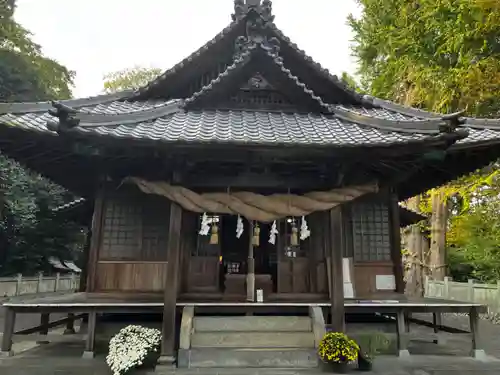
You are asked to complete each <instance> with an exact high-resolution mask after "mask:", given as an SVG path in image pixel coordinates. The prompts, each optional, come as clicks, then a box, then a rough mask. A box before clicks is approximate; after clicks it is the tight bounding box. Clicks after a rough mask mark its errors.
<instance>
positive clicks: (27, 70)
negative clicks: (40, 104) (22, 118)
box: [0, 0, 74, 101]
mask: <svg viewBox="0 0 500 375" xmlns="http://www.w3.org/2000/svg"><path fill="white" fill-rule="evenodd" d="M14 10H15V0H0V101H37V100H52V99H66V98H69V97H70V96H71V89H70V86H71V85H72V83H73V78H74V72H71V71H69V70H68V69H66V68H65V67H64V66H62V65H60V64H58V63H57V62H56V61H54V60H52V59H49V58H47V57H45V56H43V55H42V53H41V49H40V46H39V45H37V44H36V43H33V42H32V41H31V39H30V33H29V32H28V31H27V30H26V29H24V28H23V27H22V26H21V25H19V24H18V23H16V22H15V20H14V19H13V14H14Z"/></svg>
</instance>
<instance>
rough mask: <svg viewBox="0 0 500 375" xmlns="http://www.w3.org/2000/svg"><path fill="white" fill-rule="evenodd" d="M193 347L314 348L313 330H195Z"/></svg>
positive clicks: (192, 337) (192, 341)
mask: <svg viewBox="0 0 500 375" xmlns="http://www.w3.org/2000/svg"><path fill="white" fill-rule="evenodd" d="M191 347H192V348H314V334H313V333H312V332H272V331H267V332H218V333H216V332H196V331H195V332H194V333H193V335H192V336H191Z"/></svg>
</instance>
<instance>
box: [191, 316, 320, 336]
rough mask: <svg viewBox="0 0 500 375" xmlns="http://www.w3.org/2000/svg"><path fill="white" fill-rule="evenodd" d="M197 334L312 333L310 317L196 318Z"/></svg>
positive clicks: (195, 327) (195, 328) (194, 325)
mask: <svg viewBox="0 0 500 375" xmlns="http://www.w3.org/2000/svg"><path fill="white" fill-rule="evenodd" d="M193 328H194V331H195V332H267V331H273V332H311V331H312V323H311V318H310V317H308V316H230V317H195V318H194V319H193Z"/></svg>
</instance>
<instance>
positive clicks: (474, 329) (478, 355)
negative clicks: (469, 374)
mask: <svg viewBox="0 0 500 375" xmlns="http://www.w3.org/2000/svg"><path fill="white" fill-rule="evenodd" d="M469 323H470V333H471V339H472V356H473V357H474V358H475V359H477V360H480V361H485V360H487V358H488V356H487V355H486V352H485V351H484V349H482V345H481V340H480V336H479V314H478V311H477V308H476V307H471V309H470V311H469Z"/></svg>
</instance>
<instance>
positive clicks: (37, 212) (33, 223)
mask: <svg viewBox="0 0 500 375" xmlns="http://www.w3.org/2000/svg"><path fill="white" fill-rule="evenodd" d="M14 10H15V1H14V0H0V101H37V100H51V99H65V98H69V97H70V96H71V90H70V85H71V84H72V79H73V73H72V72H70V71H68V70H67V69H66V68H65V67H64V66H61V65H60V64H58V63H57V62H55V61H54V60H52V59H49V58H47V57H45V56H43V55H42V54H41V51H40V47H39V46H38V45H36V44H35V43H33V42H32V41H31V39H30V34H29V32H28V31H27V30H25V29H24V28H23V27H21V26H20V25H19V24H17V23H16V22H15V21H14V19H13V17H12V16H13V13H14ZM0 176H1V180H2V194H1V198H2V199H1V204H2V215H1V219H0V249H2V251H1V252H0V275H10V274H14V273H17V272H22V273H24V274H33V273H34V272H36V271H40V270H42V271H43V270H45V269H46V267H47V258H48V257H50V256H60V257H62V258H64V259H68V258H70V259H71V258H73V254H72V252H73V251H74V250H75V244H77V246H76V249H77V250H78V244H80V243H81V238H80V233H81V231H80V228H78V227H76V226H74V225H72V224H71V223H67V222H64V221H63V220H62V218H61V217H57V216H54V215H53V214H52V212H51V209H52V208H54V207H55V206H57V205H59V204H63V203H65V202H67V201H68V200H69V199H70V198H71V195H70V194H68V193H67V192H66V191H65V190H64V189H62V188H61V187H58V186H56V185H54V184H52V183H50V182H48V181H47V180H45V179H44V178H42V177H41V176H39V175H36V174H33V173H30V172H28V171H27V170H25V169H23V168H22V167H21V166H20V165H19V164H17V163H15V162H13V161H12V160H9V159H8V158H7V157H5V156H4V155H2V154H0Z"/></svg>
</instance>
